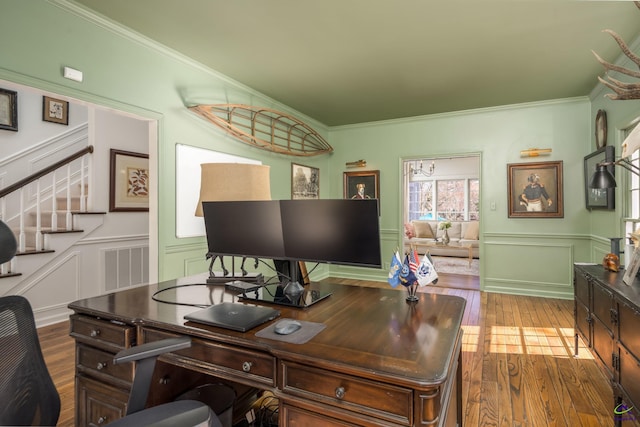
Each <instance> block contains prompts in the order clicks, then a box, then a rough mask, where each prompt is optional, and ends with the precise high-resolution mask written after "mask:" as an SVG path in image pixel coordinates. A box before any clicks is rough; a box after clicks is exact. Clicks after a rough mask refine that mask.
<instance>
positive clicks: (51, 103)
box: [42, 96, 69, 125]
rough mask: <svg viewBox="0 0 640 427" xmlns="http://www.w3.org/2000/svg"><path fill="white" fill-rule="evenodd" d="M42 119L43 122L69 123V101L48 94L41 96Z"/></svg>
mask: <svg viewBox="0 0 640 427" xmlns="http://www.w3.org/2000/svg"><path fill="white" fill-rule="evenodd" d="M42 120H44V121H45V122H52V123H59V124H61V125H68V124H69V102H68V101H63V100H62V99H55V98H51V97H49V96H43V97H42Z"/></svg>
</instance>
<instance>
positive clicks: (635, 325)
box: [618, 302, 640, 357]
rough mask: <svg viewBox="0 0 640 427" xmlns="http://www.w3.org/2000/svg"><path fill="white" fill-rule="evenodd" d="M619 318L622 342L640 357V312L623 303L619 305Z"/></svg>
mask: <svg viewBox="0 0 640 427" xmlns="http://www.w3.org/2000/svg"><path fill="white" fill-rule="evenodd" d="M618 318H619V321H618V325H619V339H620V342H621V343H622V344H623V345H624V346H625V347H627V348H628V349H629V351H631V353H633V354H635V355H637V356H638V357H640V334H639V333H638V331H640V312H638V310H637V309H636V308H633V307H630V306H629V305H627V304H625V303H622V302H621V303H619V304H618Z"/></svg>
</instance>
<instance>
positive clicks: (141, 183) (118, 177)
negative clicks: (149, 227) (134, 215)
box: [109, 149, 149, 212]
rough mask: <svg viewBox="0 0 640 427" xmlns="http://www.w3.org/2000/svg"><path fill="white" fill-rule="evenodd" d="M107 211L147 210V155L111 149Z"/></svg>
mask: <svg viewBox="0 0 640 427" xmlns="http://www.w3.org/2000/svg"><path fill="white" fill-rule="evenodd" d="M110 166H111V168H110V171H111V173H110V180H109V182H110V186H109V212H134V211H146V212H148V211H149V155H148V154H141V153H133V152H130V151H121V150H114V149H111V164H110Z"/></svg>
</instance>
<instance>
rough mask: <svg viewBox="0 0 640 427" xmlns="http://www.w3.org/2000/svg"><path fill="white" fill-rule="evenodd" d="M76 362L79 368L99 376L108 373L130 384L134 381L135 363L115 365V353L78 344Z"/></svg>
mask: <svg viewBox="0 0 640 427" xmlns="http://www.w3.org/2000/svg"><path fill="white" fill-rule="evenodd" d="M76 362H77V368H79V369H83V370H84V371H85V372H91V373H92V374H95V375H96V376H98V377H99V376H101V375H106V376H108V377H109V378H117V379H119V380H122V381H124V382H126V383H129V384H131V382H133V373H134V364H133V363H124V364H122V365H114V364H113V353H109V352H106V351H103V350H98V349H97V348H93V347H89V346H86V345H83V344H78V345H76Z"/></svg>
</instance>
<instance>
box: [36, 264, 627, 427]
mask: <svg viewBox="0 0 640 427" xmlns="http://www.w3.org/2000/svg"><path fill="white" fill-rule="evenodd" d="M453 276H456V277H453ZM440 277H441V280H442V282H440V284H443V285H445V284H451V285H452V286H453V285H456V283H457V284H458V285H459V287H466V286H467V285H468V284H465V283H464V280H468V279H466V277H468V276H457V275H449V276H447V275H445V274H442V275H441V276H440ZM332 281H334V282H338V283H344V284H354V283H356V281H354V280H348V279H338V280H335V279H332ZM358 283H360V284H363V285H366V286H372V287H388V285H387V284H386V283H384V282H382V283H381V282H364V283H362V282H358ZM397 291H398V292H405V291H404V289H397ZM420 291H421V292H427V293H429V292H431V293H443V294H451V295H458V296H460V297H463V298H465V299H466V300H467V307H466V310H465V315H464V319H463V329H464V340H463V349H462V350H463V355H462V365H463V388H462V402H463V413H464V426H465V427H474V426H571V427H574V426H576V427H577V426H612V425H613V395H612V391H611V387H610V385H609V382H608V380H607V379H606V378H605V376H604V374H603V372H602V371H601V369H600V367H599V366H598V364H597V362H596V361H595V360H594V359H593V357H592V356H591V353H590V352H589V350H588V349H587V348H585V347H584V344H583V343H582V342H581V341H580V342H579V352H578V356H577V357H575V356H574V354H573V352H574V333H573V301H571V300H555V299H548V298H535V297H523V296H513V295H503V294H495V293H486V292H479V291H476V290H469V289H457V288H445V287H435V286H434V287H426V288H421V289H420ZM39 332H40V337H41V343H42V349H43V353H44V355H45V360H46V362H47V365H48V367H49V370H50V372H51V374H52V376H53V378H54V382H55V383H56V387H58V391H59V392H60V394H61V398H62V412H61V416H60V422H59V423H58V425H59V426H72V425H73V420H74V409H73V406H74V391H73V387H74V386H73V383H74V360H75V356H74V343H73V340H72V339H71V338H70V337H69V336H68V333H69V326H68V323H66V322H64V323H59V324H57V325H52V326H47V327H44V328H41V329H40V330H39ZM624 425H625V426H626V425H639V424H637V423H631V422H629V423H628V424H627V423H625V424H624Z"/></svg>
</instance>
